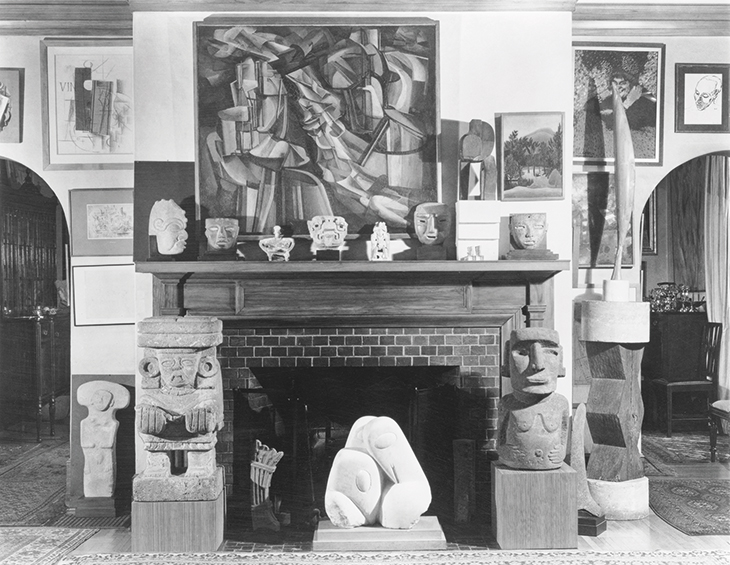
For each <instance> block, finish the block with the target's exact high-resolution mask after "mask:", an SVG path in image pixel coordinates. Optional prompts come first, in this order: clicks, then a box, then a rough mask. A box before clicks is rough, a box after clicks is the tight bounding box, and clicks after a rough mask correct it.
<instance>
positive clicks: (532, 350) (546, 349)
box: [509, 327, 563, 398]
mask: <svg viewBox="0 0 730 565" xmlns="http://www.w3.org/2000/svg"><path fill="white" fill-rule="evenodd" d="M509 369H510V381H511V383H512V388H513V389H514V394H515V396H517V397H518V398H520V397H522V398H524V397H525V396H533V395H534V396H546V395H548V394H550V393H552V392H555V389H556V388H557V379H558V377H559V376H561V374H562V370H563V347H562V346H561V345H560V336H559V334H558V332H557V331H555V330H552V329H550V328H542V327H531V328H521V329H519V330H514V331H513V332H512V334H511V335H510V355H509Z"/></svg>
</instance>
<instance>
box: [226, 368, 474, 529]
mask: <svg viewBox="0 0 730 565" xmlns="http://www.w3.org/2000/svg"><path fill="white" fill-rule="evenodd" d="M252 372H253V374H254V376H255V378H256V381H257V383H258V384H259V385H260V386H261V388H245V389H236V390H234V391H232V398H233V481H232V486H233V491H232V496H231V497H229V501H228V507H229V511H228V524H227V532H226V536H227V538H228V539H233V540H236V539H238V540H241V541H252V540H254V541H255V540H267V539H270V538H271V536H276V535H279V536H281V535H282V532H283V531H286V532H288V534H289V539H291V535H292V534H294V536H295V537H296V533H297V532H300V533H301V535H303V536H304V537H305V538H306V536H307V533H308V534H309V536H310V537H311V532H312V530H313V527H314V526H315V525H316V521H317V519H318V518H320V519H324V518H326V516H325V511H324V493H325V487H326V483H327V478H328V476H329V471H330V469H331V466H332V461H333V459H334V456H335V454H336V453H337V452H338V451H339V450H340V449H342V448H343V447H344V445H345V441H346V439H347V435H348V433H349V430H350V427H351V426H352V424H353V423H354V422H355V421H356V420H357V419H358V418H360V417H361V416H366V415H374V416H389V417H391V418H393V419H394V420H395V421H396V422H397V423H398V424H399V425H400V427H401V429H402V430H403V432H404V433H405V435H406V437H407V438H408V440H409V442H410V444H411V447H412V448H413V451H414V453H415V455H416V457H417V458H418V461H419V463H420V464H421V467H422V468H423V470H424V472H425V474H426V476H427V478H428V480H429V484H430V486H431V491H432V502H431V506H430V507H429V510H428V511H427V512H426V515H435V516H438V517H439V519H440V521H441V522H442V523H444V522H449V521H451V520H452V517H453V515H454V449H453V442H454V440H457V439H475V440H476V439H477V438H476V433H478V432H476V427H475V426H473V422H470V419H472V418H473V415H474V413H475V411H481V410H484V411H485V410H486V408H485V407H484V402H483V399H481V400H480V399H479V398H478V397H475V396H474V395H472V394H470V393H469V392H468V391H467V390H465V389H463V388H461V384H462V383H461V379H462V377H461V376H460V367H458V366H417V367H414V366H410V367H325V368H315V367H306V368H305V367H302V368H283V367H280V368H263V367H262V368H255V369H252ZM482 413H485V412H482ZM470 415H471V416H472V418H470ZM257 440H258V441H260V442H261V443H262V444H264V445H265V446H268V447H269V448H272V449H275V450H277V451H283V452H284V455H283V457H282V459H281V460H280V461H279V462H278V464H277V465H276V470H275V471H274V473H273V475H272V477H271V487H270V499H271V502H272V508H273V510H274V512H275V513H276V515H277V516H278V518H277V520H278V522H279V524H280V528H281V529H280V531H279V532H277V531H276V530H274V529H273V528H269V527H261V523H259V524H258V526H259V527H257V528H254V523H253V522H255V520H253V521H252V511H251V501H252V487H251V485H252V483H251V471H250V469H251V461H252V459H253V458H254V453H255V449H256V441H257Z"/></svg>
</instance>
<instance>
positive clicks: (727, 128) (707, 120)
mask: <svg viewBox="0 0 730 565" xmlns="http://www.w3.org/2000/svg"><path fill="white" fill-rule="evenodd" d="M728 79H730V65H716V64H708V65H702V64H686V63H677V64H676V65H675V88H676V101H677V102H676V105H675V116H674V131H676V132H678V133H687V132H701V133H727V132H730V122H728V118H729V117H730V106H729V105H728V99H729V94H730V90H729V89H728Z"/></svg>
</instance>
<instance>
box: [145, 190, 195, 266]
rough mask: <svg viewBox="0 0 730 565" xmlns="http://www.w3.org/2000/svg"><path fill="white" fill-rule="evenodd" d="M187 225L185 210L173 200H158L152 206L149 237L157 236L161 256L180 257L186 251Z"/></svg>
mask: <svg viewBox="0 0 730 565" xmlns="http://www.w3.org/2000/svg"><path fill="white" fill-rule="evenodd" d="M187 223H188V220H187V218H186V217H185V210H183V209H182V208H180V206H178V205H177V204H176V203H175V202H174V201H173V200H158V201H157V202H155V203H154V204H153V205H152V209H151V210H150V222H149V235H154V236H155V239H156V240H157V252H158V253H159V254H160V255H179V254H180V253H182V252H183V251H184V250H185V246H186V245H187V243H186V242H187V239H188V232H186V231H185V227H186V226H187Z"/></svg>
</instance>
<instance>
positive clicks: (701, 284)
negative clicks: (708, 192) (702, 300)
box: [667, 157, 712, 290]
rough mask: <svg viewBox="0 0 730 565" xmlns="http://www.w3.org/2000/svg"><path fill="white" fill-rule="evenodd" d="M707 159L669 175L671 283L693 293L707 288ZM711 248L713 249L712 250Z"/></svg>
mask: <svg viewBox="0 0 730 565" xmlns="http://www.w3.org/2000/svg"><path fill="white" fill-rule="evenodd" d="M705 177H706V167H705V158H704V157H697V158H696V159H692V160H691V161H688V162H686V163H685V164H684V165H682V166H681V167H677V168H676V169H674V170H673V171H672V172H671V173H669V175H667V184H668V188H669V217H670V222H671V224H670V227H671V230H670V232H669V233H670V238H671V246H672V259H673V261H672V263H673V265H674V273H673V275H674V276H673V277H672V281H673V282H675V283H677V284H684V285H687V286H688V287H689V288H690V289H691V290H702V289H704V288H706V282H705V273H704V270H705V269H704V265H703V263H705V260H704V259H705V249H707V248H708V247H707V246H706V245H704V242H705V241H707V240H705V238H704V237H703V235H702V216H703V214H704V209H705V208H704V201H705V198H704V191H703V185H704V184H705ZM710 249H712V248H710Z"/></svg>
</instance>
